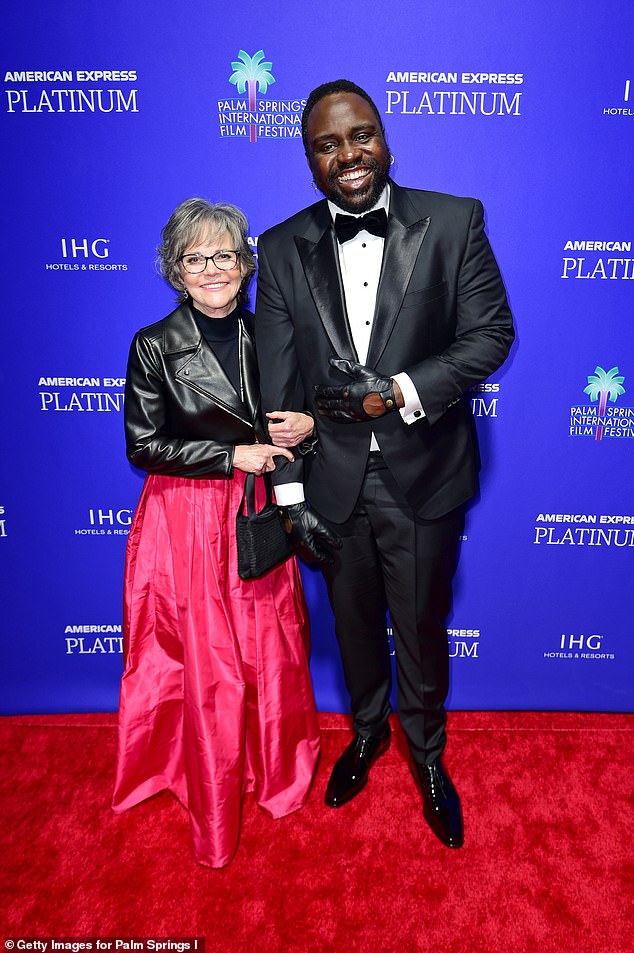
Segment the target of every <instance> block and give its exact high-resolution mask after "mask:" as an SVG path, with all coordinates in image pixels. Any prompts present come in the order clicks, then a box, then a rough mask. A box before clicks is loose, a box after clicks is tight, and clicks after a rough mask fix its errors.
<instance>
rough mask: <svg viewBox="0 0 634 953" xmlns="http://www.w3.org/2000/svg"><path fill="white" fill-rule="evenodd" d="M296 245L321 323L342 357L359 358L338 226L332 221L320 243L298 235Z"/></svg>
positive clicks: (353, 359)
mask: <svg viewBox="0 0 634 953" xmlns="http://www.w3.org/2000/svg"><path fill="white" fill-rule="evenodd" d="M295 246H296V248H297V252H298V254H299V257H300V260H301V263H302V268H303V269H304V274H305V276H306V281H307V282H308V287H309V288H310V293H311V295H312V298H313V301H314V302H315V307H316V308H317V311H318V313H319V317H320V319H321V323H322V324H323V326H324V328H325V331H326V334H327V335H328V337H329V338H330V343H331V344H332V346H333V348H334V350H335V353H336V354H338V355H339V357H344V358H347V359H348V360H352V361H356V360H357V359H358V358H357V354H356V351H355V348H354V344H353V343H352V336H351V334H350V327H349V325H348V317H347V315H346V309H345V304H344V294H343V284H342V281H341V273H340V270H339V254H338V252H337V240H336V238H335V233H334V229H333V227H332V224H331V223H330V222H329V223H328V226H327V227H326V230H325V232H324V233H323V235H322V236H321V238H320V239H319V241H318V242H312V241H310V239H308V238H304V237H302V236H301V235H296V236H295Z"/></svg>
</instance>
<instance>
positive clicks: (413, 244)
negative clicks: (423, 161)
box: [366, 183, 430, 367]
mask: <svg viewBox="0 0 634 953" xmlns="http://www.w3.org/2000/svg"><path fill="white" fill-rule="evenodd" d="M392 190H393V191H392V201H391V204H390V214H389V217H388V224H387V235H386V236H385V248H384V250H383V264H382V266H381V277H380V279H379V288H378V291H377V295H376V307H375V310H374V320H373V322H372V335H371V337H370V344H369V347H368V357H367V360H366V364H367V366H368V367H376V365H377V363H378V361H379V358H380V357H381V354H382V353H383V351H384V349H385V346H386V344H387V342H388V340H389V337H390V335H391V333H392V330H393V328H394V323H395V322H396V318H397V316H398V313H399V311H400V309H401V305H402V303H403V298H404V296H405V292H406V290H407V286H408V284H409V281H410V278H411V277H412V272H413V270H414V265H415V264H416V259H417V257H418V253H419V251H420V247H421V245H422V243H423V239H424V238H425V233H426V231H427V229H428V228H429V222H430V219H429V217H425V218H421V217H420V216H414V218H413V220H412V213H413V212H414V209H413V208H412V207H411V206H410V204H409V203H406V202H405V201H404V196H403V193H402V191H401V190H399V189H398V186H395V185H394V184H393V183H392Z"/></svg>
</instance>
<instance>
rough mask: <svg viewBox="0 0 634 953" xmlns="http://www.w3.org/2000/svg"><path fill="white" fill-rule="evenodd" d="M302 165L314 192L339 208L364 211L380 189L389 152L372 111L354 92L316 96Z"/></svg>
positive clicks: (347, 210)
mask: <svg viewBox="0 0 634 953" xmlns="http://www.w3.org/2000/svg"><path fill="white" fill-rule="evenodd" d="M306 134H307V135H306V138H307V149H308V164H309V166H310V169H311V172H312V173H313V177H314V179H315V183H316V185H317V187H318V188H319V190H320V191H321V192H323V193H324V195H325V196H326V198H329V199H330V201H331V202H334V203H335V205H338V206H339V208H341V209H343V211H344V212H352V213H354V214H358V213H360V212H367V211H368V209H370V208H372V206H373V205H375V204H376V202H377V200H378V198H379V196H380V194H381V192H382V191H383V189H384V188H385V183H386V182H387V177H388V173H389V169H390V153H389V150H388V148H387V143H386V142H385V138H384V136H383V132H382V131H381V124H380V122H379V119H378V117H377V116H376V115H375V112H374V110H373V109H372V107H371V106H370V104H369V103H368V102H366V101H365V99H363V97H362V96H358V95H357V94H356V93H333V94H332V95H330V96H324V98H323V99H320V100H319V102H318V103H317V104H316V106H314V107H313V110H312V112H311V114H310V116H309V117H308V125H307V128H306Z"/></svg>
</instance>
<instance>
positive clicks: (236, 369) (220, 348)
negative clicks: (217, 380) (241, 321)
mask: <svg viewBox="0 0 634 953" xmlns="http://www.w3.org/2000/svg"><path fill="white" fill-rule="evenodd" d="M192 310H193V312H194V317H195V319H196V324H197V325H198V330H199V331H200V332H201V334H202V335H203V337H204V338H205V340H206V341H207V343H208V344H209V346H210V347H211V349H212V350H213V352H214V354H215V355H216V357H217V358H218V360H219V361H220V363H221V364H222V369H223V371H224V372H225V374H226V375H227V377H228V378H229V380H230V381H231V383H232V384H233V386H234V388H235V390H236V392H237V393H238V394H240V392H241V391H240V355H239V351H238V308H234V309H233V311H231V312H230V313H229V314H228V315H226V317H224V318H209V317H207V315H206V314H203V313H202V311H199V310H198V309H197V308H192Z"/></svg>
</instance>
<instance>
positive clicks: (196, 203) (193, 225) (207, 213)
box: [156, 198, 255, 302]
mask: <svg viewBox="0 0 634 953" xmlns="http://www.w3.org/2000/svg"><path fill="white" fill-rule="evenodd" d="M248 230H249V225H248V222H247V219H246V216H245V215H244V212H242V211H240V209H239V208H238V207H237V206H236V205H229V203H228V202H216V203H215V204H214V203H212V202H208V201H207V200H206V199H199V198H191V199H186V200H185V201H184V202H181V204H180V205H177V206H176V208H175V209H174V211H173V212H172V214H171V215H170V217H169V221H168V222H167V224H166V225H165V227H164V229H163V231H162V232H161V239H162V241H161V244H160V245H159V246H158V248H157V249H156V251H157V255H158V257H157V260H156V264H157V267H158V270H159V272H160V273H161V275H162V276H163V278H165V280H166V281H168V282H169V283H170V284H171V286H172V288H174V289H175V290H176V291H178V293H179V299H180V300H185V298H186V295H185V294H184V290H185V289H184V285H183V279H182V272H181V263H180V261H179V259H180V257H181V255H182V254H183V253H184V252H185V249H186V248H189V246H190V245H193V244H194V243H195V242H197V241H199V240H201V239H205V238H209V239H210V240H211V241H215V240H216V239H218V238H221V237H222V236H223V235H226V234H229V235H230V237H231V241H232V242H233V247H234V248H235V249H236V250H237V251H239V252H240V270H241V272H242V284H241V286H240V293H239V295H238V299H239V300H240V301H242V302H244V301H246V298H247V288H248V286H249V282H250V281H251V278H252V277H253V275H254V274H255V258H254V257H253V252H252V251H251V248H250V246H249V242H248V241H247V235H248Z"/></svg>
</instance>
